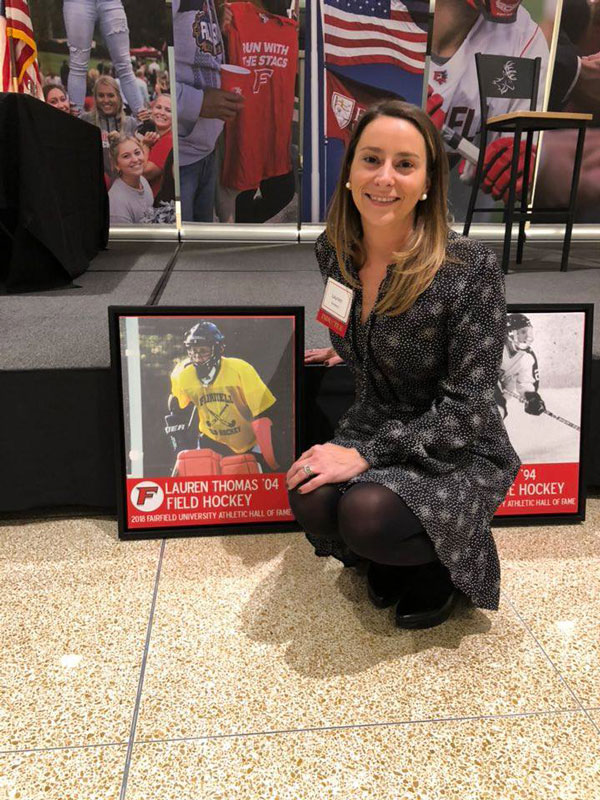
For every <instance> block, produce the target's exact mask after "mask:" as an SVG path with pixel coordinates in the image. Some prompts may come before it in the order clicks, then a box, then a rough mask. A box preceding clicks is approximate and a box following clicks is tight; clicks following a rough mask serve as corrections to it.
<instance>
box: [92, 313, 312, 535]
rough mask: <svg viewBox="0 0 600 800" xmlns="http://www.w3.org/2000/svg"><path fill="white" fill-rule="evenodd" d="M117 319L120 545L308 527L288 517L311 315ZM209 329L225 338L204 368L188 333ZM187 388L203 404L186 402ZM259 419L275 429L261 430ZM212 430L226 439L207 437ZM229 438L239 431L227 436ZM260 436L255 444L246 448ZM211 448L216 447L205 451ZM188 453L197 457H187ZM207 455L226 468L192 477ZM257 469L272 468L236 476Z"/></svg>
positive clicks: (112, 333)
mask: <svg viewBox="0 0 600 800" xmlns="http://www.w3.org/2000/svg"><path fill="white" fill-rule="evenodd" d="M108 322H109V338H110V354H111V376H112V387H113V397H114V403H115V412H116V414H115V418H116V419H117V420H118V425H117V430H116V431H115V474H116V480H117V487H116V494H117V516H118V532H119V538H121V539H150V538H165V537H172V536H210V535H223V534H245V533H281V532H286V531H298V530H300V527H299V526H298V523H297V522H296V521H295V520H294V518H293V516H292V515H291V512H289V504H288V503H287V492H286V490H285V473H286V471H287V469H288V468H289V466H291V464H292V463H293V461H294V460H296V458H298V456H299V455H300V453H301V452H302V450H303V445H304V429H303V419H302V416H303V414H302V410H303V355H304V353H303V349H304V308H302V307H299V306H286V307H279V306H278V307H273V306H253V307H240V306H210V307H208V306H206V307H197V306H194V307H188V306H162V307H153V306H109V308H108ZM201 322H208V323H210V324H212V325H216V326H217V329H218V332H219V334H221V335H222V336H223V337H224V348H225V349H224V351H222V344H223V340H220V339H219V338H218V336H217V335H216V334H214V333H211V331H212V328H210V327H209V328H208V331H209V334H210V335H211V336H212V337H213V340H215V341H218V342H219V344H218V346H214V347H212V351H211V356H210V358H214V359H215V360H214V362H207V363H206V364H204V363H202V364H200V365H198V366H197V367H196V366H195V365H194V363H192V361H191V360H190V358H189V353H188V350H187V348H186V345H185V344H184V338H186V339H187V341H188V342H189V341H191V339H190V337H189V331H190V330H191V329H192V328H194V327H195V326H196V325H197V324H198V323H201ZM198 330H206V329H205V328H201V329H197V330H196V334H195V335H196V337H197V335H198ZM192 338H194V337H192ZM213 340H211V341H213ZM211 346H212V345H211ZM208 350H210V347H208V346H207V351H206V352H208ZM203 357H204V356H203ZM217 364H218V366H216V365H217ZM211 365H212V366H214V371H213V370H212V367H211ZM209 367H211V368H210V369H209ZM228 382H229V383H228ZM234 384H235V385H234ZM236 386H237V389H236ZM186 390H187V391H189V392H190V394H191V395H192V397H195V398H196V400H193V399H190V398H188V397H187V395H186V394H185V392H186ZM174 391H175V392H176V393H177V402H176V403H174V402H173V400H172V398H173V397H174V395H173V392H174ZM194 392H195V394H194ZM273 397H274V398H275V399H274V401H273V400H272V398H273ZM180 402H181V403H182V404H184V407H183V408H181V406H180V405H179V404H180ZM186 402H187V405H185V404H186ZM213 406H214V408H213ZM173 413H174V416H171V414H173ZM186 414H187V418H188V420H187V423H186V421H185V420H186ZM167 416H168V419H165V417H167ZM259 418H262V419H265V418H266V419H267V420H269V421H270V422H268V423H264V424H263V423H262V422H261V423H260V425H259V427H256V425H257V419H259ZM201 426H203V428H201ZM207 426H209V427H207ZM250 429H251V431H250ZM259 429H260V430H259ZM265 429H266V432H265ZM208 430H210V432H212V433H213V434H214V436H215V437H217V439H212V438H211V439H209V438H208V437H207V436H206V432H207V431H208ZM165 431H167V432H165ZM225 434H227V435H230V434H232V435H230V436H229V438H228V439H225ZM200 436H202V437H203V438H202V439H201V441H202V447H200V448H198V444H199V442H200V439H199V437H200ZM252 436H254V441H255V444H254V446H253V447H251V448H250V449H246V448H248V447H250V445H249V444H248V442H249V441H250V442H251V441H252V438H251V437H252ZM259 436H260V440H261V444H260V446H259ZM182 442H183V447H182ZM207 443H210V444H211V445H212V446H211V447H210V448H207V447H206V444H207ZM175 444H177V446H178V448H179V453H177V451H176V449H175V447H174V445H175ZM270 444H272V445H273V447H272V451H273V452H271V453H270V450H269V446H270ZM233 447H235V448H236V449H235V450H234V449H231V448H233ZM169 448H171V449H169ZM261 448H262V449H261ZM182 449H183V450H184V451H186V453H189V454H191V455H182V454H181V450H182ZM201 450H203V451H204V452H203V454H201V455H199V453H200V451H201ZM206 450H211V452H212V453H213V455H210V453H209V454H208V455H207V453H206ZM169 453H170V457H169V455H168V454H169ZM269 453H270V455H269ZM200 458H204V459H206V458H208V459H209V462H210V464H211V466H210V468H211V469H217V470H223V472H219V473H215V472H213V473H211V474H210V475H200V474H195V475H194V474H189V473H188V474H185V473H186V470H190V469H191V470H192V472H193V471H194V470H195V469H197V468H198V467H201V468H204V466H205V464H206V463H207V462H206V461H204V462H201V461H199V460H198V459H200ZM236 459H237V460H236ZM240 459H241V460H240ZM254 462H256V463H260V467H259V468H258V469H262V470H263V471H262V472H258V473H257V472H252V471H251V472H244V473H243V474H242V473H240V474H239V475H238V474H236V472H235V470H239V469H244V470H254V469H255V468H256V464H255V463H254ZM215 464H216V466H215ZM240 464H241V465H242V466H241V467H240V466H239V465H240ZM225 470H229V471H228V472H225ZM231 470H234V471H233V472H232V471H231ZM140 483H149V484H152V486H150V487H145V486H141V487H140V486H139V485H138V484H140ZM156 486H158V487H159V488H158V490H157V489H156V488H155V487H156ZM133 487H137V494H136V493H135V492H134V491H133ZM228 487H233V488H230V489H228ZM238 490H239V491H238ZM161 493H162V494H161ZM192 497H196V501H197V502H196V501H193V500H192V499H191V498H192ZM284 498H285V499H284ZM134 500H135V502H136V503H138V505H137V507H136V508H135V509H134V508H133V502H134ZM159 501H160V502H159ZM156 502H159V505H158V506H157V507H156V508H154V504H155V503H156ZM214 503H219V504H220V503H228V505H227V506H224V505H218V506H213V505H212V504H214ZM230 503H234V505H233V506H232V505H229V504H230ZM235 503H239V504H240V506H241V507H239V506H236V505H235ZM140 504H141V505H140ZM175 504H179V505H175ZM206 504H208V505H206ZM140 509H141V510H140ZM136 512H137V513H136ZM250 512H252V513H250ZM271 512H272V513H271ZM267 515H268V516H267Z"/></svg>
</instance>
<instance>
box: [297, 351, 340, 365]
mask: <svg viewBox="0 0 600 800" xmlns="http://www.w3.org/2000/svg"><path fill="white" fill-rule="evenodd" d="M343 361H344V359H343V358H340V356H338V354H337V353H336V352H335V350H334V349H333V347H317V348H316V349H313V350H305V351H304V363H305V364H324V365H325V366H326V367H333V366H335V364H342V363H343Z"/></svg>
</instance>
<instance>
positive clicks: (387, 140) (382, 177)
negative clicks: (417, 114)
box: [349, 116, 429, 227]
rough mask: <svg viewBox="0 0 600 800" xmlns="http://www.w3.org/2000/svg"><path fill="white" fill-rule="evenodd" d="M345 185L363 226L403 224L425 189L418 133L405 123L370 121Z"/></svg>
mask: <svg viewBox="0 0 600 800" xmlns="http://www.w3.org/2000/svg"><path fill="white" fill-rule="evenodd" d="M349 181H350V185H351V191H352V199H353V200H354V203H355V205H356V207H357V209H358V211H359V213H360V215H361V218H362V221H363V224H365V223H367V224H368V225H371V226H376V227H387V226H388V225H395V224H397V223H399V222H402V221H405V220H406V218H407V217H409V216H411V215H412V214H413V212H414V209H415V206H416V205H417V203H418V202H419V200H420V198H421V195H422V194H423V192H426V191H427V190H428V188H429V179H428V177H427V150H426V145H425V139H424V138H423V136H422V135H421V133H420V131H419V130H418V129H417V128H416V127H415V126H414V125H413V124H412V123H411V122H409V121H408V120H406V119H400V118H398V117H386V116H383V117H377V118H376V119H374V120H373V121H372V122H370V123H369V124H368V125H367V126H366V127H365V129H364V131H363V132H362V134H361V137H360V139H359V140H358V142H357V144H356V150H355V153H354V158H353V160H352V164H351V166H350V175H349Z"/></svg>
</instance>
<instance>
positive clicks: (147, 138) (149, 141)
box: [142, 131, 160, 150]
mask: <svg viewBox="0 0 600 800" xmlns="http://www.w3.org/2000/svg"><path fill="white" fill-rule="evenodd" d="M159 139H160V134H158V133H157V132H156V131H148V132H147V133H145V134H144V135H143V136H142V144H143V145H144V147H147V148H148V150H150V149H152V147H153V145H155V144H156V143H157V142H158V140H159Z"/></svg>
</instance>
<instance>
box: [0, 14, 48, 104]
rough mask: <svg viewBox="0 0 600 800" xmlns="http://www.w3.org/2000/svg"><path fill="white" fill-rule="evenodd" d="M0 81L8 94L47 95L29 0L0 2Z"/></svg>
mask: <svg viewBox="0 0 600 800" xmlns="http://www.w3.org/2000/svg"><path fill="white" fill-rule="evenodd" d="M11 49H12V58H11ZM0 80H1V82H2V83H1V87H0V88H1V89H2V91H4V92H8V91H18V92H26V93H28V94H32V95H35V96H37V97H40V98H41V97H42V96H43V95H42V81H41V77H40V69H39V67H38V63H37V47H36V44H35V40H34V38H33V28H32V25H31V17H30V15H29V7H28V5H27V0H0Z"/></svg>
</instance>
